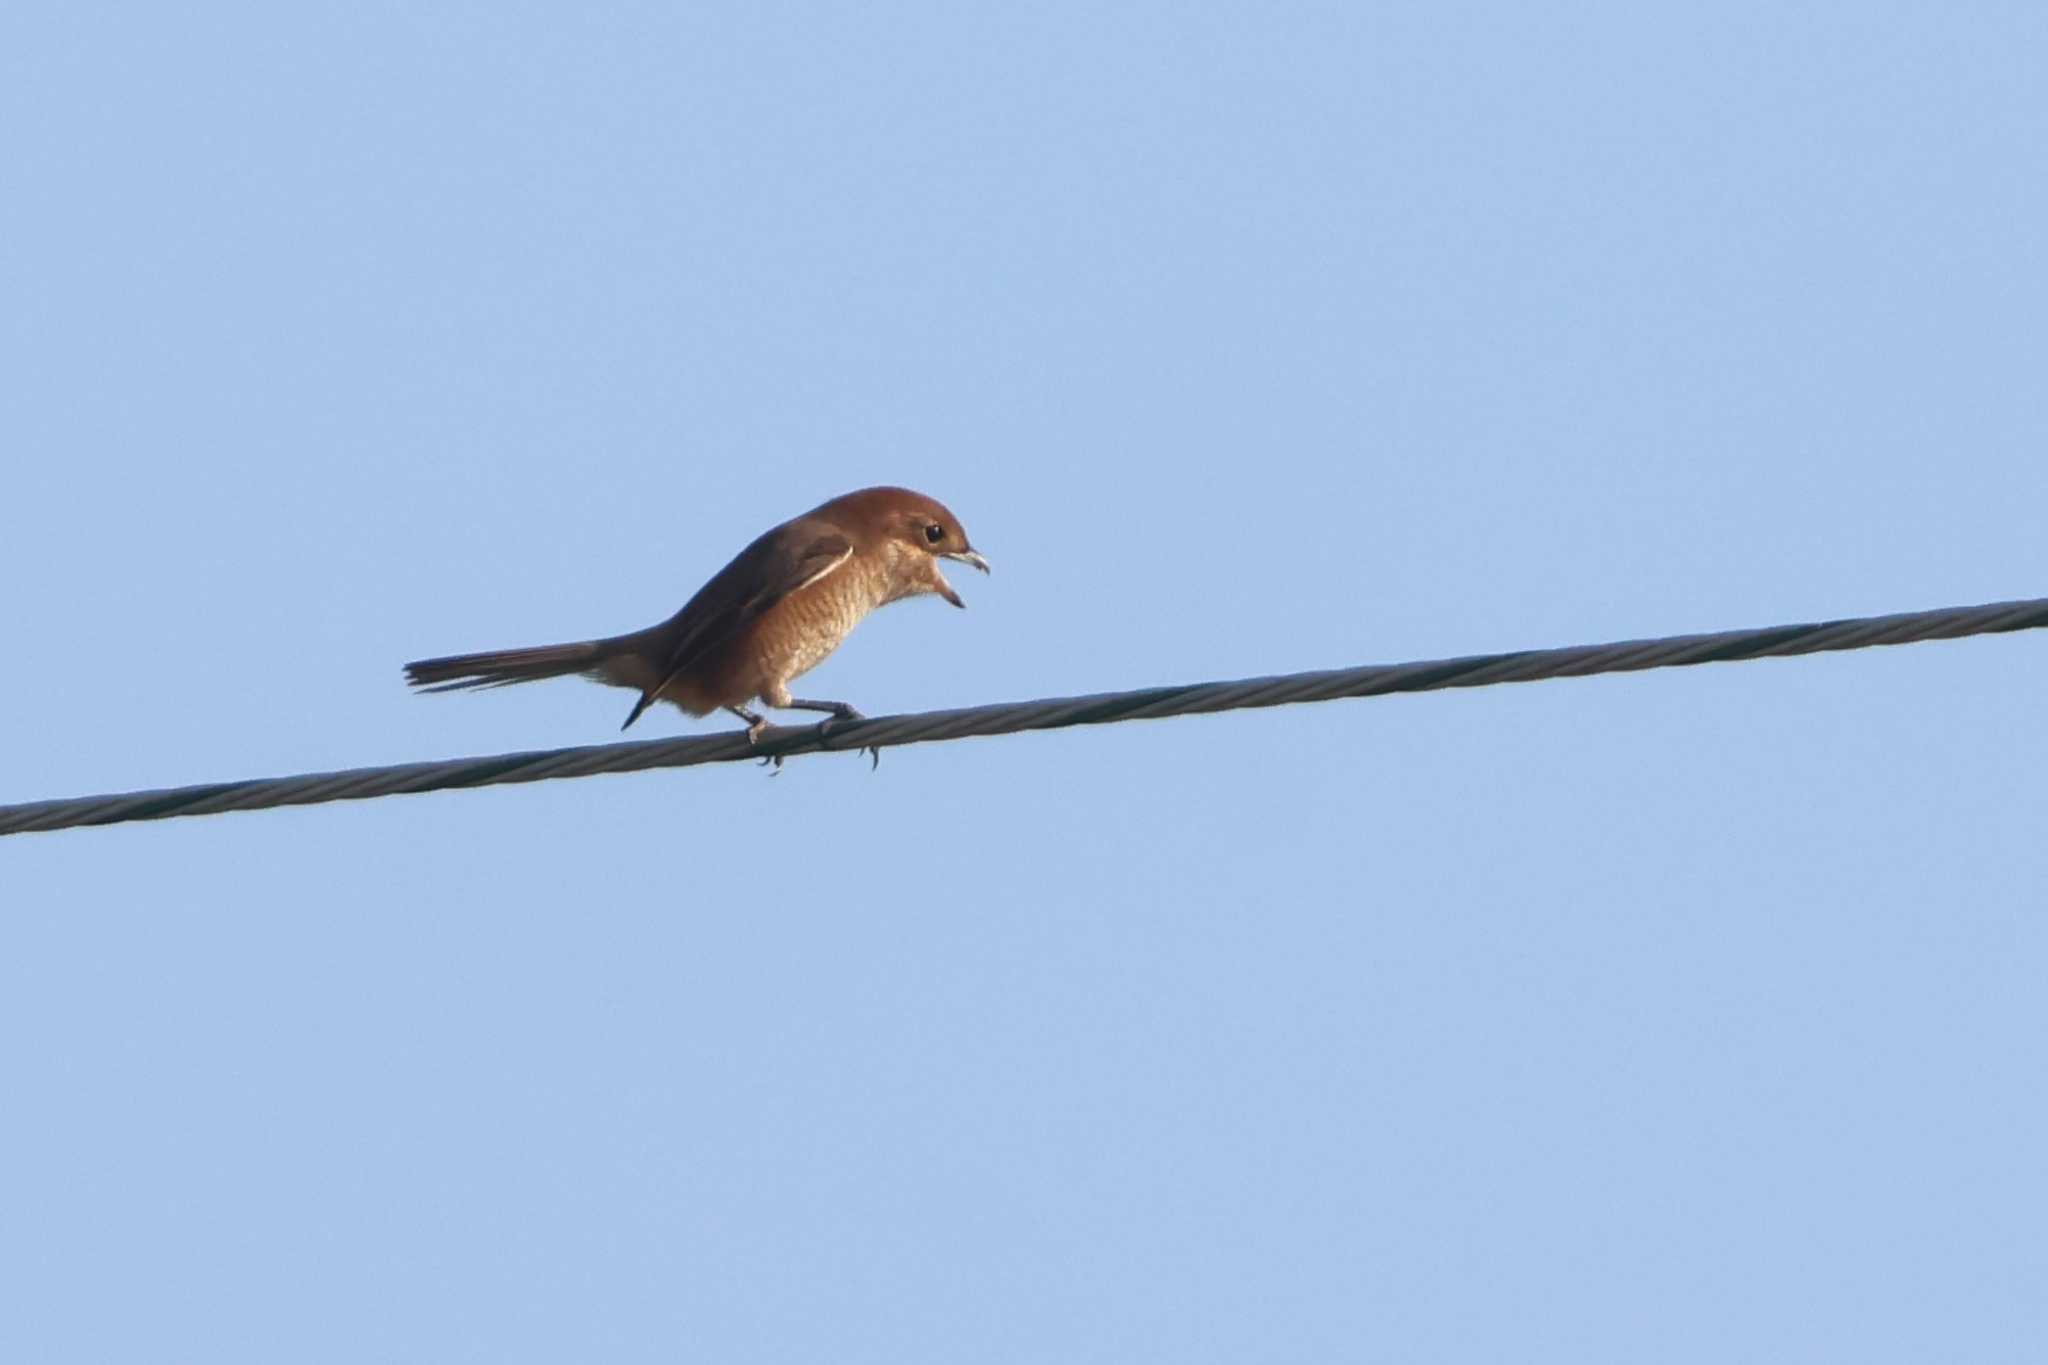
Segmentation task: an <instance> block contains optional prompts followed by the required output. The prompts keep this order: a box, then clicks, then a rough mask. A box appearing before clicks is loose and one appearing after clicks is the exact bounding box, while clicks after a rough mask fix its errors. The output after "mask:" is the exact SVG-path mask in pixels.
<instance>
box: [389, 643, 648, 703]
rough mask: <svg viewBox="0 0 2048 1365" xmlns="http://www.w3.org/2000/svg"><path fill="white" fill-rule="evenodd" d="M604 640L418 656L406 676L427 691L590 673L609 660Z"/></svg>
mask: <svg viewBox="0 0 2048 1365" xmlns="http://www.w3.org/2000/svg"><path fill="white" fill-rule="evenodd" d="M608 643H611V642H609V641H604V640H579V641H577V642H576V643H575V644H573V645H541V646H539V647H538V648H535V649H497V650H492V651H490V652H489V653H486V654H451V655H449V656H448V657H447V658H445V659H417V660H415V661H413V662H412V663H409V664H407V665H406V666H405V680H406V681H407V682H409V683H411V684H412V685H413V686H414V687H417V688H419V689H420V690H421V691H423V692H459V691H461V690H463V689H464V688H469V687H509V686H511V685H512V684H513V683H523V682H538V681H539V680H540V679H542V678H559V677H562V676H563V675H565V674H569V673H589V672H592V671H594V670H595V669H597V667H598V666H599V665H600V664H601V663H603V662H604V660H605V648H604V647H605V645H606V644H608Z"/></svg>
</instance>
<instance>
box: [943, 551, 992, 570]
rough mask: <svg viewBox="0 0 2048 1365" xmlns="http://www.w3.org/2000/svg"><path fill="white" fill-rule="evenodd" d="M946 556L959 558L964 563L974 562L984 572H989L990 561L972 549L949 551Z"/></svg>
mask: <svg viewBox="0 0 2048 1365" xmlns="http://www.w3.org/2000/svg"><path fill="white" fill-rule="evenodd" d="M946 558H948V559H957V560H959V561H960V562H961V563H962V564H972V565H973V566H974V567H975V568H977V569H979V570H981V571H982V572H983V573H987V572H988V561H987V560H986V559H983V558H982V557H981V556H980V555H978V554H976V553H975V552H974V551H972V550H952V551H949V552H948V553H947V555H946Z"/></svg>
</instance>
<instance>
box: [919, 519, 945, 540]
mask: <svg viewBox="0 0 2048 1365" xmlns="http://www.w3.org/2000/svg"><path fill="white" fill-rule="evenodd" d="M924 538H925V539H926V540H927V541H929V542H931V543H932V544H933V545H936V544H938V543H939V542H940V541H942V540H944V539H945V538H946V528H945V527H943V526H941V525H939V524H938V523H937V522H936V521H932V522H926V523H925V528H924Z"/></svg>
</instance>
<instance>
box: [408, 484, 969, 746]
mask: <svg viewBox="0 0 2048 1365" xmlns="http://www.w3.org/2000/svg"><path fill="white" fill-rule="evenodd" d="M948 559H950V560H954V561H957V562H959V563H962V564H967V565H969V566H971V567H973V568H976V569H979V570H981V572H983V573H987V572H989V564H988V561H987V560H986V559H984V558H982V556H981V554H980V553H979V552H978V551H977V550H975V548H974V547H973V546H972V545H971V544H969V543H968V539H967V532H966V530H965V529H964V528H963V527H962V526H961V525H960V519H959V518H958V517H955V516H954V515H953V514H952V513H951V512H950V511H948V510H947V509H946V507H945V505H944V504H943V503H941V502H939V501H938V500H936V499H934V498H930V497H927V496H925V495H924V494H922V493H918V492H914V491H912V490H911V489H908V488H894V487H881V488H863V489H860V490H858V491H857V492H852V493H847V494H844V495H842V496H840V497H836V498H833V499H831V500H830V501H828V502H825V503H821V504H820V505H818V506H817V507H814V508H812V509H811V510H810V511H808V512H806V513H804V514H803V515H802V516H799V517H793V518H791V519H790V520H788V521H785V522H783V523H782V524H781V525H779V526H775V527H771V528H770V529H769V530H767V531H765V532H763V533H762V534H761V535H760V536H759V537H757V538H756V539H755V540H754V542H753V543H752V544H750V545H748V546H747V547H746V548H745V549H744V550H741V551H740V552H739V553H738V554H737V555H735V556H733V559H732V562H731V563H729V564H727V565H726V566H725V567H724V568H723V569H720V570H719V571H718V572H717V573H715V574H713V575H712V576H711V579H710V581H709V582H707V583H706V584H705V585H704V586H703V587H701V588H699V589H698V590H697V593H696V595H695V596H694V597H692V598H691V599H690V600H689V601H688V602H685V603H684V604H683V608H682V610H680V611H678V612H677V613H676V614H675V615H673V616H671V617H669V618H668V619H667V620H666V621H663V622H661V623H660V624H658V625H652V626H649V627H647V628H646V629H645V630H636V631H633V632H632V633H631V634H627V635H612V636H607V637H604V638H602V639H596V640H578V641H574V642H572V643H569V644H559V645H539V646H535V647H532V648H528V649H500V650H488V651H485V652H483V653H479V654H452V655H448V656H445V657H443V658H437V659H416V660H414V661H413V662H411V663H409V664H407V665H405V676H406V681H407V682H408V683H410V684H411V685H412V686H413V687H414V688H417V689H419V690H420V691H423V692H453V691H460V690H463V689H467V688H481V687H506V686H509V685H511V684H513V683H526V682H538V681H540V680H541V679H544V678H558V677H565V676H568V675H571V674H580V675H581V676H583V677H586V678H589V679H592V680H593V681H596V682H600V683H608V684H610V685H612V686H614V687H625V688H631V689H633V690H634V691H636V692H638V693H639V694H640V695H639V699H638V700H637V701H635V702H634V703H633V708H632V710H631V711H629V712H627V714H626V720H625V724H623V725H621V726H620V727H619V728H620V729H621V730H625V729H628V728H630V727H631V726H632V724H633V722H634V721H636V720H638V719H640V717H641V715H642V714H643V713H645V712H646V710H647V708H648V707H650V706H652V705H653V704H654V703H655V702H657V701H665V702H669V703H671V704H672V705H674V706H676V707H677V708H679V709H680V710H682V711H683V712H684V713H686V714H688V715H691V716H706V715H709V714H711V713H712V712H713V711H715V710H718V709H720V708H723V709H724V710H727V711H730V712H731V713H732V714H733V715H735V716H738V717H739V718H740V719H741V720H743V721H745V722H746V726H747V739H748V741H749V742H750V743H758V742H759V741H760V739H761V736H762V734H763V733H764V732H765V731H766V730H767V728H768V721H767V720H766V718H764V717H763V716H762V715H761V713H760V712H758V711H756V710H753V709H752V708H751V706H750V703H752V702H755V701H760V702H763V703H765V704H766V705H768V706H770V707H773V708H775V709H777V710H785V711H823V712H826V713H827V715H826V717H825V719H824V720H822V721H820V722H819V723H818V728H819V731H820V733H821V734H823V733H827V732H829V729H830V727H831V726H832V725H833V724H835V723H837V722H839V721H847V720H861V719H864V718H865V717H863V716H862V714H861V712H860V711H859V710H857V709H855V708H854V707H853V706H852V705H850V704H849V703H847V702H843V701H815V700H810V699H806V698H803V697H796V696H792V695H791V694H790V690H789V685H790V684H791V683H792V682H794V681H796V680H797V679H798V678H800V677H802V676H803V675H804V674H805V673H807V672H809V671H810V670H811V669H813V668H815V667H817V666H818V665H819V664H820V663H822V662H824V660H825V658H826V656H828V655H829V654H831V653H832V651H833V650H835V649H837V648H838V647H839V646H840V644H841V643H842V642H843V641H844V640H845V639H846V637H847V636H848V635H849V634H850V633H851V632H852V631H853V628H854V627H855V626H857V625H859V624H860V622H861V621H862V620H863V619H864V618H865V617H866V616H867V615H868V613H869V612H871V611H873V610H874V609H875V608H877V607H880V606H884V605H886V604H887V603H890V602H896V601H901V600H902V599H904V598H909V597H920V596H925V595H927V594H936V595H937V596H939V597H942V598H944V599H945V600H946V601H948V602H950V603H952V604H953V605H954V606H956V607H965V606H966V605H967V604H966V603H965V602H963V601H962V600H961V598H960V594H959V593H957V592H955V591H953V585H952V584H950V583H948V582H947V581H946V576H945V574H943V573H942V572H940V569H939V563H940V561H941V560H948ZM879 757H880V756H879V755H877V759H878V760H879ZM778 766H779V764H778Z"/></svg>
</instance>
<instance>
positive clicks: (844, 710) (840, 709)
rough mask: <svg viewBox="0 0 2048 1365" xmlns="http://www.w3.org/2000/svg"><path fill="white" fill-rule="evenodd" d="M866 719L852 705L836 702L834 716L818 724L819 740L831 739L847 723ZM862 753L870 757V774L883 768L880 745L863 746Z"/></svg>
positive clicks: (833, 710) (833, 707)
mask: <svg viewBox="0 0 2048 1365" xmlns="http://www.w3.org/2000/svg"><path fill="white" fill-rule="evenodd" d="M866 719H867V717H866V716H864V715H862V714H861V713H860V711H859V710H858V709H857V708H855V707H853V706H850V705H848V704H847V703H845V702H843V701H842V702H835V703H833V706H832V714H831V715H829V716H827V717H825V719H823V720H821V721H819V722H818V738H819V739H826V738H829V737H830V736H831V734H832V731H833V730H834V729H836V728H837V727H839V726H841V725H844V724H846V723H847V722H848V721H855V720H866ZM860 752H862V753H864V754H866V755H867V756H868V771H869V772H873V771H874V770H875V769H877V768H879V767H881V766H882V746H881V745H879V744H864V745H862V746H861V749H860Z"/></svg>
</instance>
